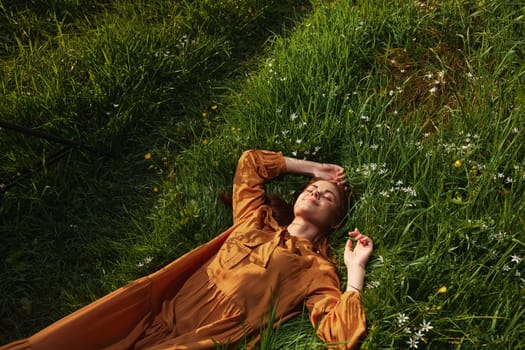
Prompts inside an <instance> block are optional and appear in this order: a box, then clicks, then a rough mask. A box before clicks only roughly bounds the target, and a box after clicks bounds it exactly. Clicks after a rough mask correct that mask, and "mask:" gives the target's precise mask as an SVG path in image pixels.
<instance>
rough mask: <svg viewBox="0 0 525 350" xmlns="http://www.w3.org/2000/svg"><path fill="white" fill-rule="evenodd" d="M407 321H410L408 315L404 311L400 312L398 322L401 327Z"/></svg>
mask: <svg viewBox="0 0 525 350" xmlns="http://www.w3.org/2000/svg"><path fill="white" fill-rule="evenodd" d="M407 321H408V317H407V316H406V315H405V314H404V313H403V314H399V315H398V316H397V319H396V322H397V325H398V326H399V327H401V326H403V325H404V324H405V323H407Z"/></svg>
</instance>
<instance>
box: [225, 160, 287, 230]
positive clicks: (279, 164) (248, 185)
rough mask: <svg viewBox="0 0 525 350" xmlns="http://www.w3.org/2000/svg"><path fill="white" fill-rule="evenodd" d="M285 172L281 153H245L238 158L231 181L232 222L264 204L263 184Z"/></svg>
mask: <svg viewBox="0 0 525 350" xmlns="http://www.w3.org/2000/svg"><path fill="white" fill-rule="evenodd" d="M285 171H286V163H285V160H284V157H283V155H282V153H281V152H271V151H263V150H249V151H245V152H244V153H243V154H242V156H241V157H240V158H239V162H238V163H237V170H236V171H235V177H234V180H233V197H232V202H233V203H232V204H233V221H234V223H235V222H237V221H239V220H241V219H243V218H245V217H247V216H249V215H250V214H251V213H252V212H253V211H254V210H255V209H257V208H258V207H259V206H261V205H262V204H264V188H263V184H264V183H265V182H266V181H268V180H270V179H273V178H275V177H277V176H279V175H280V174H281V173H283V172H285Z"/></svg>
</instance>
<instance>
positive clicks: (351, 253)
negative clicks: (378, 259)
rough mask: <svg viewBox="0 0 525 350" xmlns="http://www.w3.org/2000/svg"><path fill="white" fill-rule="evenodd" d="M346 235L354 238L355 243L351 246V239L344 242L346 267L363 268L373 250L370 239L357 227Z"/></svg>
mask: <svg viewBox="0 0 525 350" xmlns="http://www.w3.org/2000/svg"><path fill="white" fill-rule="evenodd" d="M348 235H349V236H350V237H353V238H354V239H355V240H356V245H355V247H353V243H352V240H350V239H349V240H348V242H347V243H346V247H345V253H344V262H345V265H346V267H347V268H352V267H355V266H359V267H361V268H363V269H364V267H365V266H366V263H367V262H368V259H369V258H370V255H372V251H373V250H374V245H373V243H372V240H371V239H370V238H369V237H367V236H365V235H363V234H362V233H361V232H360V231H359V229H357V228H356V229H354V230H353V231H350V232H348Z"/></svg>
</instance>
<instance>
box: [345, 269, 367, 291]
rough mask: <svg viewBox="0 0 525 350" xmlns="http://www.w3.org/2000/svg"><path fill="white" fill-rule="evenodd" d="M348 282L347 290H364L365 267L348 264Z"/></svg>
mask: <svg viewBox="0 0 525 350" xmlns="http://www.w3.org/2000/svg"><path fill="white" fill-rule="evenodd" d="M346 269H347V275H348V279H347V284H346V291H347V292H349V291H357V292H359V293H362V292H363V284H364V280H365V269H364V267H362V266H361V265H351V266H347V268H346Z"/></svg>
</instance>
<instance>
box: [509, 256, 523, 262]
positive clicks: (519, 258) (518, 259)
mask: <svg viewBox="0 0 525 350" xmlns="http://www.w3.org/2000/svg"><path fill="white" fill-rule="evenodd" d="M510 258H511V259H510V260H511V261H512V262H513V263H516V264H519V263H520V262H521V256H519V255H516V254H514V255H512V256H511V257H510Z"/></svg>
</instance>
